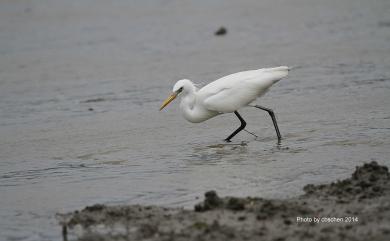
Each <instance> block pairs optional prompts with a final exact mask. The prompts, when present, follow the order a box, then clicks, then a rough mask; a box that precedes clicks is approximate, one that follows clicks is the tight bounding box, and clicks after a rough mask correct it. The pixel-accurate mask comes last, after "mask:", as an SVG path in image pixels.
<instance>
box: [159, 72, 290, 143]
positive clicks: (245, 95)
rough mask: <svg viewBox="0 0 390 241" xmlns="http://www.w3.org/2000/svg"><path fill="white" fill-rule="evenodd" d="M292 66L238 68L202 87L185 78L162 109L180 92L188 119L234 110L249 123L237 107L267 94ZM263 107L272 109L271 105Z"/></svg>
mask: <svg viewBox="0 0 390 241" xmlns="http://www.w3.org/2000/svg"><path fill="white" fill-rule="evenodd" d="M289 70H290V68H289V67H286V66H280V67H275V68H264V69H258V70H248V71H243V72H238V73H235V74H231V75H227V76H225V77H222V78H220V79H217V80H215V81H213V82H211V83H209V84H208V85H206V86H204V87H203V88H201V89H198V88H197V87H196V86H195V85H194V84H193V83H192V82H191V81H190V80H188V79H182V80H179V81H178V82H177V83H176V84H175V85H174V86H173V93H172V94H171V95H170V96H169V97H168V98H167V99H166V100H165V101H164V103H163V104H162V106H161V108H160V110H162V109H163V108H164V107H165V106H167V105H168V104H169V103H170V102H171V101H172V100H174V99H175V98H176V97H177V96H178V95H179V94H180V95H181V96H182V99H181V103H180V109H181V111H182V113H183V116H184V118H185V119H186V120H188V121H190V122H193V123H199V122H203V121H206V120H208V119H210V118H212V117H214V116H216V115H219V114H223V113H231V112H234V113H235V114H236V115H237V116H238V117H239V119H240V121H241V123H242V126H244V127H245V124H246V123H245V121H244V120H243V119H242V118H241V116H239V114H238V112H237V110H238V109H240V108H241V107H245V106H247V105H249V104H250V103H251V102H253V101H254V100H256V98H258V97H260V96H262V95H263V94H265V93H266V92H267V91H268V89H269V88H270V87H271V86H272V85H273V84H275V83H276V82H278V81H279V80H280V79H282V78H283V77H286V76H287V75H288V72H289ZM262 109H263V110H266V111H271V112H272V110H270V109H268V108H263V107H262ZM269 113H270V112H269ZM270 114H271V113H270ZM272 115H273V112H272ZM272 115H271V117H272ZM273 120H274V117H273ZM275 122H276V120H275ZM274 125H275V123H274ZM275 128H277V127H276V126H275ZM242 129H243V127H242ZM277 132H278V131H277ZM233 136H234V135H233ZM278 137H279V134H278ZM229 140H230V138H229Z"/></svg>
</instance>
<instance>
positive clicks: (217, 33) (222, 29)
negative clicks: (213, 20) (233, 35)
mask: <svg viewBox="0 0 390 241" xmlns="http://www.w3.org/2000/svg"><path fill="white" fill-rule="evenodd" d="M226 34H227V29H226V28H225V27H220V28H219V29H218V30H217V31H215V32H214V35H215V36H223V35H226Z"/></svg>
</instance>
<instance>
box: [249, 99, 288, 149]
mask: <svg viewBox="0 0 390 241" xmlns="http://www.w3.org/2000/svg"><path fill="white" fill-rule="evenodd" d="M253 107H256V108H258V109H260V110H265V111H267V112H268V114H269V115H270V116H271V118H272V122H273V123H274V127H275V131H276V135H277V136H278V141H280V140H281V139H282V135H280V131H279V127H278V123H277V122H276V118H275V113H274V111H273V110H272V109H269V108H265V107H263V106H260V105H253Z"/></svg>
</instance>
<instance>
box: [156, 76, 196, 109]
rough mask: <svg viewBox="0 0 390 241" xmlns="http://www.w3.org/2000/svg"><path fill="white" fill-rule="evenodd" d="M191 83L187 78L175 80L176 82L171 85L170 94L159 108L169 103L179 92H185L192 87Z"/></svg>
mask: <svg viewBox="0 0 390 241" xmlns="http://www.w3.org/2000/svg"><path fill="white" fill-rule="evenodd" d="M192 87H193V84H192V82H191V80H188V79H182V80H179V81H177V82H176V84H175V85H174V86H173V89H172V94H171V95H170V96H169V97H168V98H167V99H166V100H164V102H163V104H162V105H161V107H160V110H162V109H164V107H165V106H167V105H168V104H169V103H171V102H172V100H174V99H175V98H176V97H177V96H178V95H179V94H180V93H181V92H187V91H189V90H190V89H192Z"/></svg>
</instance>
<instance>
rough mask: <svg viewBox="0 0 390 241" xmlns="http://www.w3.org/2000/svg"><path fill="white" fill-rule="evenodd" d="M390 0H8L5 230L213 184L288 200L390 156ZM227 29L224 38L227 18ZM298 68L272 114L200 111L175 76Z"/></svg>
mask: <svg viewBox="0 0 390 241" xmlns="http://www.w3.org/2000/svg"><path fill="white" fill-rule="evenodd" d="M389 11H390V2H389V1H387V0H376V1H364V0H342V1H340V0H338V1H336V0H334V1H333V0H332V1H309V0H296V1H287V0H278V1H271V0H269V1H268V0H267V1H261V2H258V1H255V0H246V1H240V2H237V1H203V0H202V1H196V2H190V1H164V0H157V1H153V2H151V1H142V2H140V1H134V2H133V1H130V2H128V1H115V3H111V2H110V3H108V2H106V1H90V0H83V1H60V0H57V1H43V0H42V1H34V2H31V1H17V2H16V1H2V2H1V3H0V137H1V138H0V207H1V209H0V217H1V219H0V239H6V240H52V239H58V237H60V228H59V227H58V226H57V221H56V220H55V218H54V215H55V213H57V212H66V211H70V210H73V209H79V208H82V207H83V206H85V205H91V204H94V203H109V204H124V203H142V204H158V205H167V206H185V207H192V205H193V204H194V203H195V202H197V201H198V198H201V197H202V195H203V193H204V192H205V191H207V190H210V189H215V190H217V191H218V193H219V194H221V195H239V196H246V195H251V196H255V195H256V196H262V197H271V198H283V197H288V196H293V195H298V194H300V193H301V192H302V191H301V190H302V187H303V186H304V185H306V184H308V183H326V182H331V181H334V180H335V179H339V178H345V177H348V176H349V175H350V173H351V172H352V171H353V170H354V168H355V166H356V165H358V164H361V163H363V162H365V161H369V160H377V161H378V162H379V163H381V164H387V165H390V160H388V157H389V154H390V151H389V150H390V138H389V136H390V95H389V90H390V71H389V69H390V45H389V41H390V24H389V23H390V18H389V16H388V12H389ZM222 25H223V26H226V28H227V29H228V33H227V35H226V36H218V37H216V36H214V35H213V33H214V31H215V30H216V29H218V28H219V27H220V26H222ZM278 65H289V66H299V68H296V69H295V70H294V71H292V72H291V73H290V75H289V77H288V78H286V79H283V80H282V81H280V82H279V83H277V84H276V85H275V86H273V88H272V89H271V91H270V92H269V93H267V94H266V95H265V96H264V97H262V98H261V99H260V100H259V101H258V102H257V103H258V104H261V105H263V106H267V107H270V108H273V109H274V111H275V113H276V115H277V118H278V123H279V127H280V129H281V132H282V135H283V137H284V138H283V140H282V142H281V143H280V144H278V143H277V141H276V136H275V131H274V129H273V126H272V122H271V120H270V118H269V117H268V115H267V113H265V112H263V111H259V110H256V109H253V108H246V109H243V110H242V111H240V113H241V114H242V116H243V117H244V118H245V120H246V121H247V122H248V126H247V129H248V130H249V131H251V132H254V133H256V135H258V137H257V138H255V137H253V136H252V135H250V134H248V133H245V132H242V133H240V134H239V135H238V136H236V137H235V138H234V139H233V140H234V142H233V143H232V144H228V145H227V144H225V143H224V142H223V141H222V140H223V139H224V138H225V137H226V136H227V135H228V134H230V133H231V132H232V131H233V130H234V129H235V128H236V127H237V126H238V125H239V123H238V120H236V118H235V116H234V115H222V116H218V117H216V118H214V119H211V120H209V121H207V122H205V123H201V124H197V125H195V124H191V123H188V122H186V121H185V120H184V119H183V118H182V117H181V116H180V113H179V110H178V104H177V103H174V104H172V105H170V106H168V107H167V108H166V110H164V111H162V112H159V111H158V108H159V106H160V104H161V102H162V100H163V99H164V98H165V97H166V96H167V95H168V94H169V92H170V90H171V88H172V85H173V84H174V83H175V81H176V80H178V79H181V78H189V79H191V80H193V81H194V82H197V83H200V84H205V83H208V82H210V81H211V80H214V79H216V78H218V77H221V76H223V75H225V74H229V73H233V72H237V71H241V70H247V69H254V68H259V67H264V66H278Z"/></svg>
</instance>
